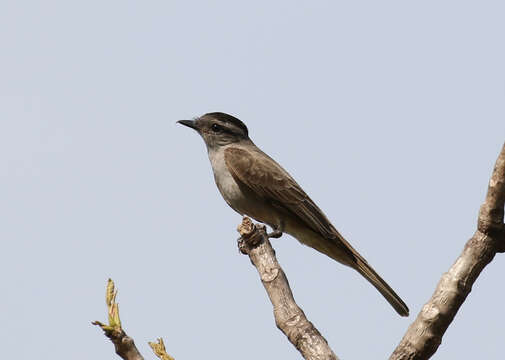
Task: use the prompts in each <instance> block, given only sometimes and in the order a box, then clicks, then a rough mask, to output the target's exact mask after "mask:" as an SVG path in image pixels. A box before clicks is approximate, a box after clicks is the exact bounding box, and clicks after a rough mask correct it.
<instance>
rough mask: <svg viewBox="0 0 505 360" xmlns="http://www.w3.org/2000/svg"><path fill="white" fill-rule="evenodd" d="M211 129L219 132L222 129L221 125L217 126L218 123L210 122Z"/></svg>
mask: <svg viewBox="0 0 505 360" xmlns="http://www.w3.org/2000/svg"><path fill="white" fill-rule="evenodd" d="M211 129H212V131H213V132H215V133H218V132H220V131H221V130H222V128H221V126H219V125H218V124H212V127H211Z"/></svg>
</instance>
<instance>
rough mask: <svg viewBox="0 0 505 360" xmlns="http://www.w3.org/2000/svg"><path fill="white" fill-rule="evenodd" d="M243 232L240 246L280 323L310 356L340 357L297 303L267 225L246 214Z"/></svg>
mask: <svg viewBox="0 0 505 360" xmlns="http://www.w3.org/2000/svg"><path fill="white" fill-rule="evenodd" d="M238 231H239V232H240V235H241V240H240V241H239V249H240V251H241V252H242V253H243V254H247V255H249V258H250V259H251V262H252V264H253V265H254V266H255V267H256V269H257V270H258V273H259V275H260V278H261V282H262V283H263V286H264V287H265V290H266V291H267V293H268V296H269V297H270V301H271V302H272V305H273V308H274V317H275V323H276V325H277V327H278V328H279V329H280V330H281V331H282V332H283V333H284V334H285V335H286V336H287V337H288V339H289V341H290V342H291V343H292V344H293V345H294V346H295V347H296V349H297V350H298V351H299V352H300V353H301V354H302V356H303V357H304V358H305V359H307V360H323V359H324V360H337V356H336V355H335V354H334V353H333V351H332V350H331V348H330V347H329V346H328V342H327V341H326V339H325V338H324V337H323V336H322V335H321V333H320V332H319V331H318V330H317V329H316V328H315V326H314V325H313V324H312V323H311V322H310V321H309V320H307V318H306V317H305V314H304V313H303V311H302V309H300V307H299V306H298V305H297V304H296V302H295V300H294V298H293V293H292V292H291V289H290V287H289V283H288V279H287V278H286V275H285V274H284V271H282V268H281V266H280V265H279V263H278V262H277V259H276V257H275V251H274V249H273V248H272V245H271V244H270V241H268V238H267V236H266V232H265V227H264V226H257V225H254V224H253V223H252V221H251V220H250V219H249V218H246V217H245V218H244V220H243V221H242V224H241V225H240V226H239V227H238Z"/></svg>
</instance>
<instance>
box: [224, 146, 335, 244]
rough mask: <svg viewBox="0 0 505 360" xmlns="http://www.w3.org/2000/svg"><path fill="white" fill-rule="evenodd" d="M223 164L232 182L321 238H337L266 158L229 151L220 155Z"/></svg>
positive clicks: (313, 206) (323, 218)
mask: <svg viewBox="0 0 505 360" xmlns="http://www.w3.org/2000/svg"><path fill="white" fill-rule="evenodd" d="M224 160H225V162H226V166H227V167H228V169H229V170H230V172H231V174H232V176H233V178H234V179H235V180H237V181H240V182H241V183H242V184H244V185H246V186H247V187H249V188H250V189H251V190H253V191H254V192H255V193H256V194H257V195H258V196H260V197H262V198H264V199H265V200H267V201H270V202H271V203H273V204H274V205H275V206H277V207H282V208H284V209H286V210H288V211H290V212H291V213H293V214H294V215H296V216H297V217H299V218H300V220H301V221H303V222H304V223H305V224H306V225H307V226H308V227H310V228H311V229H312V230H314V231H315V232H317V233H320V234H321V235H323V236H324V237H326V238H329V239H332V238H336V237H337V236H338V235H337V234H338V233H337V232H336V230H335V228H334V227H333V226H332V225H331V223H330V222H329V220H328V219H327V218H326V216H325V215H324V214H323V212H322V211H321V210H320V209H319V208H318V207H317V205H316V204H315V203H314V202H313V201H312V200H311V199H310V198H309V196H308V195H307V194H306V193H305V192H304V191H303V189H302V188H301V187H300V185H298V184H297V183H296V181H295V180H294V179H293V178H292V177H291V176H290V175H289V174H288V173H287V171H285V170H284V169H283V168H282V167H281V166H280V165H279V164H277V163H276V162H275V161H274V160H273V159H271V158H270V157H269V156H268V155H266V154H265V153H263V152H259V151H257V152H255V153H251V152H250V151H246V150H243V149H240V148H236V147H229V148H227V149H226V150H225V151H224Z"/></svg>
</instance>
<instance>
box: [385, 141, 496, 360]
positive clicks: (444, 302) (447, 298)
mask: <svg viewBox="0 0 505 360" xmlns="http://www.w3.org/2000/svg"><path fill="white" fill-rule="evenodd" d="M504 203H505V144H504V145H503V148H502V150H501V153H500V155H499V156H498V160H497V161H496V165H495V167H494V170H493V174H492V175H491V179H490V181H489V187H488V192H487V196H486V200H485V201H484V204H483V205H482V206H481V208H480V212H479V219H478V226H477V231H476V232H475V234H474V235H473V236H472V238H471V239H470V240H468V242H467V243H466V245H465V247H464V249H463V252H462V254H461V255H460V256H459V257H458V259H457V260H456V262H455V263H454V264H453V265H452V267H451V268H450V269H449V271H448V272H446V273H445V274H444V275H443V276H442V278H441V279H440V282H439V283H438V285H437V288H436V289H435V292H434V293H433V296H432V297H431V299H430V300H429V301H428V302H427V303H426V304H425V305H424V306H423V308H422V310H421V312H420V313H419V315H418V316H417V318H416V320H415V321H414V322H413V323H412V324H411V325H410V326H409V328H408V330H407V332H406V334H405V336H404V337H403V339H402V340H401V342H400V344H399V345H398V347H397V348H396V349H395V351H394V352H393V354H392V355H391V357H390V360H400V359H402V360H407V359H408V360H415V359H428V358H430V357H431V356H432V355H433V354H434V353H435V351H437V349H438V347H439V345H440V343H441V342H442V336H443V335H444V333H445V331H446V330H447V328H448V326H449V325H450V323H451V322H452V320H453V319H454V316H455V315H456V313H457V312H458V310H459V308H460V306H461V305H462V304H463V302H464V301H465V299H466V297H467V296H468V294H469V293H470V291H471V290H472V285H473V283H474V282H475V280H476V279H477V277H478V276H479V274H480V273H481V271H482V270H483V269H484V267H485V266H486V265H487V264H489V263H490V262H491V261H492V260H493V258H494V256H495V254H496V253H497V252H504V250H505V226H504V224H503V213H504Z"/></svg>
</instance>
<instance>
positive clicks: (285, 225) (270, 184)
mask: <svg viewBox="0 0 505 360" xmlns="http://www.w3.org/2000/svg"><path fill="white" fill-rule="evenodd" d="M177 122H178V123H179V124H181V125H184V126H187V127H190V128H192V129H194V130H195V131H196V132H197V133H198V134H200V135H201V137H202V138H203V140H204V142H205V145H206V147H207V152H208V155H209V160H210V163H211V166H212V170H213V173H214V180H215V182H216V185H217V188H218V189H219V192H220V193H221V195H222V197H223V198H224V200H225V201H226V203H227V204H228V205H229V206H230V207H231V208H232V209H233V210H235V211H236V212H237V213H239V214H240V215H242V216H244V215H246V216H249V217H252V218H253V219H255V220H256V221H259V222H261V223H264V224H267V225H269V226H270V227H271V228H272V230H273V231H272V232H270V233H268V237H269V238H279V237H281V236H282V234H283V233H287V234H290V235H291V236H293V237H294V238H296V239H297V240H298V241H299V242H301V243H302V244H305V245H308V246H309V247H312V248H313V249H315V250H317V251H319V252H321V253H323V254H325V255H327V256H329V257H330V258H332V259H334V260H336V261H337V262H339V263H341V264H343V265H346V266H349V267H351V268H352V269H354V270H356V271H357V272H358V273H360V274H361V275H362V276H363V277H364V278H365V279H366V280H368V281H369V282H370V283H371V284H372V285H373V286H374V287H375V288H376V289H377V290H378V291H379V292H380V293H381V294H382V295H383V296H384V298H385V299H386V300H387V301H388V302H389V304H391V306H392V307H393V308H394V309H395V310H396V312H397V313H398V314H399V315H401V316H408V315H409V308H408V307H407V305H406V304H405V303H404V302H403V300H402V299H401V298H400V297H399V296H398V295H397V294H396V293H395V291H394V290H393V289H392V288H391V287H390V286H389V285H388V284H387V283H386V282H385V281H384V280H383V279H382V278H381V277H380V276H379V274H377V272H376V271H375V270H374V269H373V268H372V267H371V266H370V265H369V264H368V262H367V261H366V260H365V258H364V257H363V256H361V255H360V254H359V253H358V251H356V250H355V249H354V248H353V247H352V246H351V244H349V242H347V240H345V239H344V237H343V236H342V235H341V234H340V233H339V232H338V231H337V229H336V228H335V227H334V226H333V225H332V224H331V222H330V221H329V220H328V218H327V217H326V215H325V214H324V213H323V212H322V210H321V209H320V208H319V207H318V206H317V205H316V204H315V203H314V201H312V199H311V198H310V197H309V196H308V195H307V194H306V193H305V191H304V190H303V189H302V188H301V186H300V185H298V183H297V182H296V181H295V180H294V179H293V177H292V176H291V175H290V174H289V173H288V172H287V171H286V170H284V168H283V167H282V166H281V165H279V164H278V163H277V162H276V161H275V160H273V159H272V158H271V157H270V156H268V155H267V154H266V153H264V152H263V151H262V150H261V149H260V148H258V147H257V146H256V145H255V144H254V143H253V142H252V140H251V139H250V138H249V131H248V129H247V126H246V125H245V124H244V123H243V122H242V121H241V120H239V119H238V118H236V117H234V116H232V115H229V114H226V113H223V112H210V113H207V114H204V115H202V116H200V117H196V118H194V119H193V120H179V121H177Z"/></svg>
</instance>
